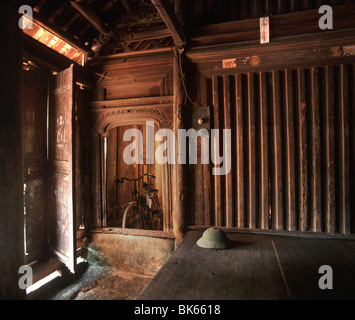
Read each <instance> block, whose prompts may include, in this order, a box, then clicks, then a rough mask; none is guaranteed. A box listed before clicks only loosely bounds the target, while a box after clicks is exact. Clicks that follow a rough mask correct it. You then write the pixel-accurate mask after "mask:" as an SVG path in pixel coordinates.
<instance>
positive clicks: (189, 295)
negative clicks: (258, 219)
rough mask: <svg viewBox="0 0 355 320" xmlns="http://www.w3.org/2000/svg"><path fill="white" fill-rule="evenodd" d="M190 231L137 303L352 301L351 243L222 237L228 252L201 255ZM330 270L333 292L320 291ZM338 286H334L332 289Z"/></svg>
mask: <svg viewBox="0 0 355 320" xmlns="http://www.w3.org/2000/svg"><path fill="white" fill-rule="evenodd" d="M201 235H202V233H201V232H198V231H192V232H189V233H188V234H187V236H186V237H185V239H184V241H183V242H182V243H181V244H180V246H179V247H178V248H177V250H176V251H175V252H174V253H173V255H172V256H171V258H170V259H169V261H168V262H167V263H166V264H165V265H164V266H163V268H162V269H161V270H160V271H159V272H158V274H157V275H156V276H155V278H153V280H152V281H151V282H150V283H149V284H148V286H147V287H146V288H145V289H144V290H143V292H142V293H141V294H140V296H139V297H138V300H289V299H293V300H298V299H301V300H302V299H337V298H340V299H342V298H347V299H352V298H354V296H355V294H354V292H353V283H354V281H355V276H354V274H353V272H352V271H353V268H354V266H355V258H354V254H353V253H354V245H355V243H354V241H347V240H325V239H301V238H297V237H283V236H271V235H265V236H264V235H252V234H238V233H227V236H228V238H229V239H230V240H231V245H230V247H229V248H228V249H227V250H210V249H202V248H200V247H198V246H197V244H196V241H197V240H198V239H199V238H200V237H201ZM323 265H330V266H332V268H333V272H334V290H325V291H323V290H321V289H320V288H319V286H318V281H319V279H320V277H321V276H322V275H321V274H319V268H320V267H321V266H323ZM335 284H337V285H335Z"/></svg>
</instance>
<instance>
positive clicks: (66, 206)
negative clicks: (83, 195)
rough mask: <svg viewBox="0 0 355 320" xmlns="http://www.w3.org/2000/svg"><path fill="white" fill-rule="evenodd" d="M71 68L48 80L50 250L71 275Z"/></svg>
mask: <svg viewBox="0 0 355 320" xmlns="http://www.w3.org/2000/svg"><path fill="white" fill-rule="evenodd" d="M73 71H74V65H72V66H71V67H70V68H68V69H66V70H64V71H63V72H60V73H58V74H57V75H55V76H53V77H52V78H51V79H50V92H49V145H48V148H49V154H48V155H49V159H48V160H49V161H48V169H49V173H48V178H49V198H50V200H49V217H48V224H49V225H48V241H49V246H50V248H51V249H52V250H53V252H54V253H55V254H56V255H57V256H58V258H59V259H60V260H61V261H62V262H63V263H65V264H66V265H67V266H68V268H69V269H70V270H71V271H72V272H73V273H74V272H75V265H76V255H75V251H76V250H75V249H76V241H75V212H74V211H75V203H74V202H75V197H74V191H75V190H74V185H75V184H74V182H75V177H74V175H75V171H74V170H73V164H74V163H75V161H74V159H73V158H74V156H73V155H74V153H73V150H75V146H74V143H75V139H73V137H75V128H74V122H75V121H74V119H73V118H74V117H73V114H74V112H75V110H74V109H75V108H74V103H75V101H74V97H75V95H74V90H75V80H74V74H73Z"/></svg>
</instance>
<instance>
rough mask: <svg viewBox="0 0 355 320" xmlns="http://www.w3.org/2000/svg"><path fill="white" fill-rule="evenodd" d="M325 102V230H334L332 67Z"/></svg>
mask: <svg viewBox="0 0 355 320" xmlns="http://www.w3.org/2000/svg"><path fill="white" fill-rule="evenodd" d="M325 77H326V80H325V81H326V84H325V86H326V87H325V103H324V149H325V166H326V168H325V183H324V188H325V190H324V196H325V199H327V201H325V208H324V210H325V223H326V231H327V232H328V233H332V234H334V233H335V231H336V202H335V201H336V187H335V182H336V178H335V100H334V99H335V97H334V88H335V83H334V67H332V66H327V67H326V68H325Z"/></svg>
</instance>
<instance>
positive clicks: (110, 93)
mask: <svg viewBox="0 0 355 320" xmlns="http://www.w3.org/2000/svg"><path fill="white" fill-rule="evenodd" d="M91 68H93V70H95V71H96V72H97V73H98V74H102V75H104V76H103V77H102V78H101V79H100V80H99V83H98V85H97V86H96V87H95V90H94V92H93V96H92V101H91V105H92V123H93V129H92V135H93V137H92V147H93V149H92V150H93V153H92V165H93V167H92V170H94V171H95V172H96V173H98V172H99V175H97V174H95V176H93V179H94V180H93V181H92V187H93V199H94V202H93V221H94V226H95V227H98V228H100V227H105V226H111V227H121V226H122V217H123V212H124V209H125V208H126V207H127V204H128V203H129V202H130V201H132V200H133V192H132V191H133V184H132V183H128V182H125V183H124V184H123V185H120V186H116V185H115V181H116V180H117V179H120V178H122V177H127V178H138V177H140V176H141V175H142V174H143V173H152V174H154V175H155V176H156V179H155V188H156V189H158V190H159V192H158V197H159V200H160V205H161V207H162V209H163V212H164V231H168V232H169V231H170V230H171V229H172V222H171V214H172V212H171V211H172V210H171V208H172V205H171V202H172V200H171V197H172V195H171V168H170V166H160V165H158V164H154V165H147V164H146V159H145V154H146V152H145V141H146V139H145V126H144V125H143V123H145V121H156V120H157V121H158V122H159V121H163V122H162V123H160V125H162V127H161V128H159V129H172V126H171V123H172V112H173V110H172V109H173V107H172V93H173V69H172V52H171V49H170V48H166V49H162V50H160V51H157V52H153V53H148V54H147V53H142V54H129V53H127V54H120V55H115V56H112V57H109V56H108V57H102V58H100V57H99V58H97V59H94V60H93V61H92V62H91ZM138 117H139V119H138ZM106 118H107V119H108V120H107V121H106ZM154 119H155V120H154ZM100 122H104V123H105V125H104V127H105V128H102V129H104V130H108V132H104V133H103V132H100V133H98V127H97V126H98V124H99V126H101V125H100ZM114 123H117V124H115V125H114ZM155 125H157V123H155ZM108 127H109V129H108ZM128 128H136V129H138V130H140V131H141V132H142V133H143V135H144V139H143V144H144V150H143V154H144V164H143V165H132V166H131V165H126V164H125V163H124V161H123V152H124V149H125V147H127V146H128V145H129V144H130V142H123V134H124V132H125V131H126V130H127V129H128ZM106 135H107V160H106V161H107V173H106V174H105V173H104V172H103V171H102V168H103V166H104V162H105V159H104V158H103V157H102V155H103V150H104V149H103V148H104V137H103V136H105V137H106ZM100 168H101V170H100ZM151 182H153V181H151ZM100 185H103V186H104V187H103V188H102V190H99V189H98V186H100ZM140 191H142V189H141V187H140ZM142 193H143V192H142Z"/></svg>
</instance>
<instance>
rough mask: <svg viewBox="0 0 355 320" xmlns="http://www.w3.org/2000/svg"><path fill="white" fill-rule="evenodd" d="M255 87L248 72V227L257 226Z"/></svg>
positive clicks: (253, 79)
mask: <svg viewBox="0 0 355 320" xmlns="http://www.w3.org/2000/svg"><path fill="white" fill-rule="evenodd" d="M255 95H256V89H255V74H254V73H248V106H247V137H248V138H247V139H248V143H247V145H248V158H247V159H248V160H247V161H248V164H249V165H248V169H247V170H248V179H247V214H248V222H249V228H252V229H255V228H256V227H257V224H258V222H257V206H256V204H257V201H258V198H257V195H258V193H257V188H256V169H257V167H256V162H257V159H256V114H255V109H256V108H255V104H256V99H255Z"/></svg>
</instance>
